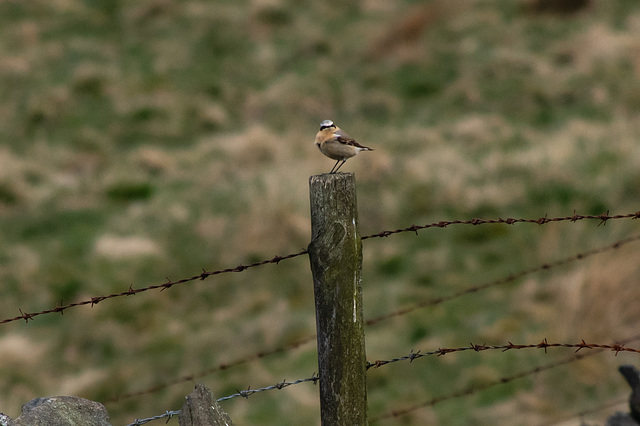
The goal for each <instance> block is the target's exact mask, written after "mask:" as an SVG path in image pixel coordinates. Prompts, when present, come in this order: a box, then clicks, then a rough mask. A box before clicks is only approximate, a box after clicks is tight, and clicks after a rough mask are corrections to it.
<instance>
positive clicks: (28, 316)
mask: <svg viewBox="0 0 640 426" xmlns="http://www.w3.org/2000/svg"><path fill="white" fill-rule="evenodd" d="M637 218H640V211H638V212H635V213H628V214H619V215H613V216H610V215H609V211H607V212H606V213H602V214H599V215H579V214H576V213H575V212H574V214H573V215H572V216H562V217H553V218H548V217H546V216H545V217H541V218H538V219H513V218H506V219H502V218H498V219H477V218H476V219H470V220H444V221H440V222H434V223H431V224H427V225H411V226H409V227H407V228H402V229H396V230H394V231H382V232H379V233H377V234H371V235H366V236H364V237H362V239H363V240H366V239H369V238H378V237H388V236H389V235H393V234H399V233H402V232H415V233H416V235H417V234H418V230H421V229H427V228H446V227H448V226H449V225H485V224H507V225H513V224H515V223H535V224H538V225H544V224H547V223H551V222H562V221H570V222H577V221H579V220H585V219H597V220H599V221H600V223H599V224H598V226H599V225H604V224H606V223H607V221H609V220H613V219H637ZM308 253H309V252H308V250H307V249H304V250H302V251H299V252H297V253H291V254H288V255H286V256H274V257H272V258H271V259H266V260H261V261H258V262H254V263H250V264H248V265H242V264H240V265H238V266H236V267H234V268H226V269H219V270H216V271H211V272H208V271H206V270H205V269H204V268H203V269H202V273H200V274H198V275H194V276H192V277H189V278H183V279H180V280H177V281H172V280H171V279H169V278H167V281H165V282H164V283H161V284H153V285H150V286H147V287H142V288H136V289H134V288H133V286H131V285H130V286H129V289H128V290H126V291H122V292H119V293H112V294H108V295H105V296H95V297H92V298H91V299H87V300H83V301H80V302H75V303H69V304H67V305H63V304H62V303H60V304H59V305H57V306H55V307H53V308H50V309H45V310H43V311H40V312H23V311H22V308H18V311H19V312H20V315H17V316H15V317H12V318H5V319H3V320H0V324H6V323H10V322H14V321H19V320H24V321H25V322H26V323H28V322H29V320H32V319H34V318H35V317H37V316H40V315H45V314H52V313H60V314H64V311H65V310H66V309H69V308H74V307H76V306H84V305H90V306H91V307H93V305H97V304H98V303H100V302H102V301H103V300H107V299H114V298H117V297H123V296H131V295H135V294H138V293H143V292H146V291H149V290H155V289H160V291H164V290H166V289H169V288H171V287H173V286H174V285H179V284H184V283H188V282H192V281H197V280H205V279H206V278H208V277H210V276H213V275H220V274H225V273H229V272H243V271H246V270H247V269H250V268H255V267H258V266H262V265H267V264H272V263H275V264H278V263H280V262H281V261H283V260H287V259H292V258H294V257H298V256H302V255H304V254H308Z"/></svg>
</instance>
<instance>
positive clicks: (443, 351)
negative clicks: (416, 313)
mask: <svg viewBox="0 0 640 426" xmlns="http://www.w3.org/2000/svg"><path fill="white" fill-rule="evenodd" d="M548 348H574V349H576V352H578V351H580V350H581V349H609V350H611V351H613V352H615V353H616V356H618V353H619V352H635V353H640V349H635V348H627V347H625V346H624V344H612V345H602V344H598V343H586V342H585V341H584V340H582V341H580V343H548V342H547V339H546V338H545V339H543V340H542V342H540V343H534V344H527V345H516V344H513V343H511V342H509V343H507V344H506V345H477V344H473V343H470V344H469V346H462V347H459V348H439V349H437V350H434V351H430V352H421V351H418V352H413V350H412V351H411V352H410V353H409V355H405V356H401V357H398V358H393V359H389V360H378V361H374V362H368V363H367V370H368V369H370V368H380V367H382V366H384V365H387V364H393V363H395V362H400V361H409V362H413V361H414V360H416V359H418V358H422V357H425V356H431V355H437V356H443V355H447V354H450V353H454V352H464V351H475V352H482V351H490V350H501V351H502V352H506V351H509V350H518V349H544V353H547V349H548Z"/></svg>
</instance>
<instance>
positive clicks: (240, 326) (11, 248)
mask: <svg viewBox="0 0 640 426" xmlns="http://www.w3.org/2000/svg"><path fill="white" fill-rule="evenodd" d="M593 3H594V4H593V6H592V7H591V8H590V9H588V10H585V11H583V12H581V13H578V14H576V15H572V16H568V17H567V16H563V17H559V16H554V15H549V14H545V15H533V14H530V13H528V12H526V10H525V9H524V8H522V7H520V5H519V4H518V3H517V2H512V1H501V0H489V1H484V2H464V1H461V2H457V3H455V4H453V3H452V2H445V1H441V0H434V1H431V2H424V5H423V6H420V4H422V3H421V2H412V1H402V0H397V1H394V2H355V1H350V2H330V3H326V2H325V3H321V2H318V3H311V4H303V3H300V2H295V1H286V0H282V1H254V2H235V1H221V0H220V1H214V2H195V1H183V2H172V1H162V0H145V1H139V2H110V1H99V2H96V1H79V0H73V1H68V2H53V3H52V2H46V1H31V2H27V3H21V2H2V3H0V28H2V33H3V37H0V235H1V236H2V237H0V282H1V283H2V297H1V298H0V312H2V315H1V318H0V319H4V318H7V317H13V316H15V315H19V309H22V311H23V312H36V311H40V310H43V309H50V308H53V307H55V306H56V305H58V304H60V303H63V304H66V303H73V302H77V301H81V300H87V299H89V298H91V297H93V296H100V295H105V294H109V293H111V292H120V291H125V290H127V289H128V288H129V286H130V285H132V286H133V287H136V288H137V287H144V286H147V285H151V284H160V283H163V282H165V281H166V279H167V277H168V278H169V279H172V280H178V279H180V278H184V277H189V276H193V275H197V274H199V273H200V272H201V270H202V268H205V269H206V270H207V271H211V270H215V269H219V268H229V267H235V266H236V265H238V264H242V263H244V264H246V263H251V262H255V261H259V260H262V259H266V258H271V257H272V256H274V255H276V254H277V255H285V254H288V253H291V252H298V251H300V250H301V249H303V248H305V247H306V245H307V244H308V242H309V236H310V225H309V206H308V204H309V202H308V200H309V198H308V178H309V176H310V175H314V174H318V173H323V172H327V171H328V170H329V169H330V167H331V166H332V165H333V164H332V161H330V160H328V159H326V158H324V157H323V156H321V155H319V153H318V152H317V149H316V148H315V147H314V146H313V145H312V142H313V137H314V135H315V133H316V131H317V128H318V124H319V123H320V121H322V120H324V119H327V118H330V119H333V120H334V121H335V122H336V123H338V124H339V125H340V126H342V127H344V128H345V129H347V131H348V132H349V133H350V134H351V135H352V136H354V137H355V138H356V139H357V140H358V141H359V142H361V143H363V144H365V145H367V146H371V147H373V148H375V151H374V152H371V153H362V154H361V155H359V156H358V157H357V158H355V159H352V160H350V161H349V162H348V164H346V165H345V166H344V167H345V171H353V172H355V173H356V176H357V183H358V205H359V215H360V216H359V220H360V227H361V234H362V235H368V234H372V233H377V232H380V231H383V230H392V229H397V228H403V227H407V226H411V225H412V224H416V225H420V224H428V223H432V222H437V221H440V220H455V219H461V220H466V219H471V218H474V217H480V218H497V217H502V218H506V217H516V218H521V217H523V218H537V217H542V216H545V215H549V217H553V216H566V215H571V214H573V212H574V210H575V211H577V212H578V213H580V214H600V213H603V212H604V211H606V210H609V211H610V213H611V214H618V213H620V214H622V213H629V212H633V211H637V210H638V207H637V200H638V195H639V190H638V188H639V184H640V175H639V173H638V170H639V167H638V166H639V159H640V149H639V148H638V146H639V145H638V135H640V126H639V124H638V123H639V122H638V119H637V118H638V112H639V111H640V102H639V101H638V99H640V96H639V95H640V84H639V83H638V81H639V77H640V65H639V64H638V61H637V58H636V56H637V52H638V49H640V42H638V41H637V40H640V34H639V33H638V32H639V30H638V25H637V22H638V20H639V19H640V5H635V4H634V3H633V2H622V1H611V2H593ZM412 7H416V8H415V9H412ZM420 14H426V15H425V16H426V18H425V21H424V24H423V28H422V31H421V32H420V31H418V32H417V33H411V31H409V30H408V29H407V26H406V25H408V24H407V20H408V19H409V18H410V17H411V16H417V15H420ZM394 37H395V38H394ZM403 37H404V38H403ZM376 46H385V47H384V48H381V49H376V48H375V47H376ZM636 225H637V224H636V223H635V222H634V221H631V220H625V221H611V222H609V223H607V224H606V226H598V223H597V221H588V222H586V221H584V222H578V223H575V224H571V223H568V222H566V223H559V224H555V223H554V224H547V225H545V226H538V225H534V224H516V225H512V226H509V225H483V226H477V227H474V226H462V225H452V226H450V227H448V228H447V229H439V228H431V229H428V230H423V231H420V233H419V235H418V236H415V235H412V234H410V233H406V234H400V235H395V236H390V237H388V238H384V239H382V238H380V239H370V240H366V241H364V242H363V250H364V270H363V277H364V282H363V288H364V300H365V307H364V310H365V315H366V317H367V318H372V317H376V316H378V315H383V314H386V313H389V312H391V311H394V310H397V309H400V308H403V307H405V306H411V305H412V304H413V303H416V302H419V301H423V300H430V299H431V298H434V297H446V296H447V295H450V294H452V293H453V292H457V291H461V290H463V289H465V288H467V287H469V286H472V285H478V284H481V283H484V282H489V281H491V280H494V279H499V278H502V277H505V276H508V275H509V274H512V273H516V272H518V271H520V270H522V269H526V268H531V267H535V266H537V265H540V264H542V263H544V262H551V261H554V260H557V259H561V258H565V257H568V256H571V255H574V254H576V253H578V252H582V251H585V250H588V249H591V248H594V247H599V246H604V245H606V244H609V243H611V242H613V241H616V240H617V239H621V238H625V237H627V236H629V235H631V234H633V233H634V232H635V230H636V228H637V226H636ZM636 252H637V250H635V247H634V245H633V244H629V245H628V246H624V247H622V248H620V249H619V250H617V251H613V252H609V253H606V254H602V255H599V256H593V257H589V258H587V259H585V260H583V261H580V262H576V263H572V264H569V265H565V266H563V267H558V268H554V269H553V270H550V271H546V272H544V273H537V274H533V275H530V276H527V277H525V278H522V279H520V280H517V281H515V282H513V283H510V284H507V285H503V286H499V287H495V288H492V289H488V290H485V291H482V292H478V293H473V294H470V295H467V296H464V297H461V298H459V299H456V300H454V301H451V302H448V303H446V304H442V305H438V306H435V307H431V308H425V309H420V310H417V311H414V312H412V313H411V314H408V315H405V316H401V317H396V318H393V319H389V320H386V321H383V322H381V323H379V324H377V325H375V326H372V327H369V328H368V329H367V330H366V331H367V353H368V359H370V360H375V359H388V358H393V357H396V356H401V355H405V354H408V353H409V351H410V350H412V349H413V350H423V351H429V350H434V349H437V348H438V347H447V346H453V347H456V346H466V345H468V344H469V342H473V343H477V344H483V343H486V344H502V343H505V342H507V341H513V342H514V343H534V342H538V341H540V340H542V338H544V337H547V338H548V339H549V341H552V340H559V341H567V342H575V341H579V340H580V339H585V340H587V341H595V342H598V343H611V342H613V341H615V340H617V339H623V338H626V337H628V336H630V335H633V334H634V331H635V330H637V327H638V322H637V318H638V314H640V312H638V309H637V308H636V307H635V306H634V304H633V303H631V302H630V301H633V300H637V299H638V297H639V296H640V295H639V294H638V290H637V288H638V286H637V285H636V284H637V282H636V281H637V278H636V277H637V276H638V267H637V265H638V261H637V259H636V258H635V257H634V256H636V255H635V253H636ZM313 306H314V305H313V286H312V281H311V275H310V271H309V263H308V259H307V258H306V257H299V258H296V259H291V260H287V261H282V262H281V263H280V264H279V265H266V266H263V267H260V268H255V269H250V270H247V271H245V272H242V273H234V274H226V275H219V276H215V277H211V278H209V279H207V280H205V281H197V282H193V283H189V284H184V285H180V286H175V287H173V288H171V289H169V290H166V291H163V292H160V291H151V292H146V293H143V294H138V295H136V296H128V297H123V298H120V299H116V300H107V301H103V302H101V303H99V304H97V305H95V306H93V307H87V306H85V307H78V308H74V309H70V310H68V311H66V312H65V313H64V315H60V314H56V315H46V316H41V317H37V318H35V319H34V320H33V321H29V323H28V324H25V323H24V322H14V323H11V324H5V325H3V326H2V327H0V359H1V360H3V361H2V365H3V366H4V368H5V370H6V374H4V375H3V380H2V381H1V382H0V383H1V386H0V401H2V406H0V411H2V412H4V413H6V414H8V415H10V416H12V417H16V416H17V415H18V414H19V411H20V407H21V405H22V404H24V403H25V402H27V401H29V400H31V399H33V398H36V397H40V396H45V395H54V394H61V393H67V394H74V395H79V396H83V397H86V398H89V399H93V400H97V401H100V402H104V403H105V404H106V406H107V408H108V410H109V413H110V416H111V420H112V422H113V424H114V425H115V424H127V423H130V422H132V421H133V419H135V418H144V417H147V416H153V415H157V414H161V413H164V412H165V411H166V410H175V409H179V408H180V407H181V404H182V402H183V397H184V395H186V394H188V393H189V392H190V391H191V389H192V388H193V382H190V381H187V382H182V383H179V384H176V385H173V386H170V387H168V388H167V389H165V390H163V391H160V392H157V393H154V394H152V395H144V396H139V397H135V398H130V399H126V400H123V401H120V402H117V403H113V402H108V401H109V400H111V399H112V398H113V397H117V396H119V395H123V394H126V393H129V392H136V391H139V390H142V389H145V388H147V387H150V386H154V385H157V384H160V383H165V382H171V381H173V380H176V379H178V378H180V377H184V376H188V375H191V374H197V373H198V372H201V371H205V370H208V369H210V368H212V367H215V366H216V365H219V364H220V363H229V362H233V361H234V360H235V359H238V358H245V357H247V356H250V355H251V354H255V353H257V352H260V351H268V350H270V349H272V348H276V347H280V346H282V345H286V344H288V343H291V342H295V341H297V340H299V339H301V338H303V337H305V336H308V335H312V334H313V333H314V327H315V316H314V315H315V314H314V311H313ZM629 346H633V345H629ZM314 350H315V344H307V345H304V346H302V347H300V348H298V349H295V350H292V351H289V352H287V353H285V354H278V355H273V356H270V357H265V358H263V359H260V360H258V361H253V362H250V363H247V364H244V365H242V366H239V367H235V368H230V369H228V370H224V371H217V372H215V373H212V374H209V375H207V376H205V377H202V378H199V379H197V380H198V381H199V382H204V383H205V384H206V385H208V386H209V387H210V388H211V389H212V391H213V392H214V393H215V395H216V396H224V395H227V394H230V393H235V392H236V390H237V389H243V388H247V387H248V386H251V388H257V387H261V386H267V385H272V384H275V383H278V382H280V381H282V380H283V379H286V380H295V379H297V378H303V377H309V376H311V374H312V373H313V372H314V371H317V365H316V359H315V354H314ZM534 352H535V351H529V352H525V351H511V352H507V353H500V352H484V353H481V354H476V353H466V352H465V353H462V354H455V355H454V354H451V355H447V356H445V357H431V358H422V359H420V360H415V361H414V362H413V363H411V364H408V363H397V364H393V365H389V366H386V367H384V368H380V369H374V370H371V371H370V372H369V377H368V383H369V395H368V398H369V401H368V404H369V408H370V414H371V416H378V415H381V414H384V413H387V412H389V411H391V410H395V409H402V408H404V407H406V406H409V405H413V404H419V403H421V402H424V401H427V400H429V399H431V398H434V397H438V396H440V395H447V394H450V393H453V392H456V391H459V390H460V389H463V388H465V387H467V386H482V385H483V384H486V383H489V382H491V381H492V380H498V379H499V378H500V377H504V376H509V375H512V374H517V373H518V372H519V371H522V370H526V369H529V368H533V367H535V366H536V365H542V364H544V363H547V362H553V361H554V360H556V359H559V358H562V357H564V356H568V355H569V352H566V351H562V350H550V351H549V354H547V355H545V354H543V353H539V352H535V353H534ZM621 363H636V364H637V356H633V355H631V354H619V355H618V356H617V357H614V356H613V355H612V354H609V353H604V354H601V355H597V356H595V357H591V358H589V359H586V360H583V361H581V362H579V363H574V364H571V365H568V366H563V367H558V368H556V369H554V370H551V371H549V372H544V373H540V374H538V375H536V376H531V377H528V378H526V379H522V380H516V381H513V382H511V383H509V384H506V385H502V386H497V387H493V388H490V389H488V390H485V391H482V392H478V393H477V394H474V395H473V396H470V397H465V398H458V399H452V400H449V401H446V402H442V403H441V404H436V405H435V406H433V407H427V408H423V409H420V410H416V411H414V412H412V413H411V414H409V415H407V416H404V417H402V418H400V419H394V420H393V421H387V422H381V424H383V423H391V422H397V423H399V424H446V425H466V424H479V425H482V424H495V423H509V424H523V425H529V424H540V423H545V422H547V423H548V422H552V421H555V420H556V419H558V418H560V417H562V416H564V415H571V414H572V413H577V412H579V411H581V410H585V409H587V408H592V407H594V406H597V405H598V404H600V403H605V402H607V401H609V400H610V399H612V398H614V397H615V398H618V397H621V398H624V397H625V395H627V389H626V385H625V384H624V383H623V380H621V377H619V375H618V373H617V371H616V368H617V365H618V364H621ZM222 406H223V408H224V409H225V410H227V411H228V412H229V414H230V416H231V418H232V419H233V420H234V422H236V423H237V424H261V425H269V424H278V425H286V424H292V425H293V424H303V423H305V422H306V423H311V424H318V422H319V407H318V388H317V386H313V385H312V384H301V385H297V386H295V387H290V388H287V389H283V390H280V391H271V392H265V393H261V394H256V395H254V396H252V397H251V398H250V399H249V400H245V399H236V400H233V401H229V402H225V403H223V405H222ZM618 409H620V410H624V408H623V407H619V408H618ZM609 414H611V411H603V412H599V413H596V414H593V416H591V417H589V418H588V419H587V420H588V421H590V422H595V423H599V424H603V423H604V419H605V418H606V416H607V415H609ZM289 419H290V420H289ZM514 419H517V420H516V421H515V423H514ZM171 423H173V424H177V421H176V420H172V421H171Z"/></svg>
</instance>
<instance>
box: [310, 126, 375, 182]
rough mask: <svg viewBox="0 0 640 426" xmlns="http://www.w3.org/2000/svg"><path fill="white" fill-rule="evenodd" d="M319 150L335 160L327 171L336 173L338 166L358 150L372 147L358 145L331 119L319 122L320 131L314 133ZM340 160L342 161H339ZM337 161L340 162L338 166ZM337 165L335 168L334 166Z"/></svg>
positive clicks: (369, 149)
mask: <svg viewBox="0 0 640 426" xmlns="http://www.w3.org/2000/svg"><path fill="white" fill-rule="evenodd" d="M314 143H315V144H316V145H318V148H319V149H320V152H322V153H323V154H324V155H326V156H327V157H329V158H331V159H333V160H337V161H336V164H334V166H333V169H331V171H330V172H329V173H336V172H337V171H338V169H340V167H342V165H343V164H344V163H345V161H347V159H348V158H351V157H353V156H354V155H356V154H357V153H358V152H360V151H373V149H372V148H368V147H366V146H362V145H360V144H359V143H358V142H356V141H355V139H353V138H352V137H351V136H349V135H348V134H347V133H346V132H345V131H344V130H342V129H341V128H340V127H338V126H336V125H335V124H333V121H331V120H324V121H323V122H322V123H320V131H319V132H318V133H317V134H316V141H315V142H314ZM341 161H342V162H341ZM338 163H339V164H340V165H339V166H338ZM336 166H337V168H336Z"/></svg>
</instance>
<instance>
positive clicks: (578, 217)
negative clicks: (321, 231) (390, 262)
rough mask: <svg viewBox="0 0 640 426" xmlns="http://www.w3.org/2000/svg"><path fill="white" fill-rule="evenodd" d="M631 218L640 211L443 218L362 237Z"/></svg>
mask: <svg viewBox="0 0 640 426" xmlns="http://www.w3.org/2000/svg"><path fill="white" fill-rule="evenodd" d="M629 218H631V219H638V218H640V211H637V212H635V213H629V214H619V215H614V216H609V211H608V210H607V211H606V213H602V214H599V215H582V214H576V213H575V211H574V213H573V215H571V216H562V217H552V218H549V217H547V216H544V217H540V218H538V219H514V218H511V217H508V218H506V219H502V218H497V219H471V220H442V221H440V222H434V223H431V224H428V225H411V226H409V227H407V228H402V229H396V230H395V231H382V232H379V233H377V234H372V235H367V236H365V237H362V239H363V240H366V239H368V238H377V237H388V236H389V235H393V234H399V233H402V232H415V233H416V234H418V231H419V230H421V229H427V228H446V227H448V226H449V225H486V224H497V223H501V224H507V225H513V224H515V223H535V224H537V225H546V224H547V223H551V222H564V221H570V222H577V221H579V220H585V219H597V220H599V221H600V223H599V224H598V226H600V225H606V223H607V221H609V220H612V219H629Z"/></svg>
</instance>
